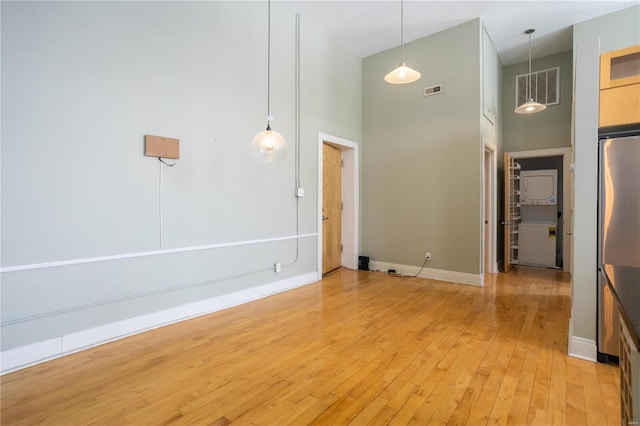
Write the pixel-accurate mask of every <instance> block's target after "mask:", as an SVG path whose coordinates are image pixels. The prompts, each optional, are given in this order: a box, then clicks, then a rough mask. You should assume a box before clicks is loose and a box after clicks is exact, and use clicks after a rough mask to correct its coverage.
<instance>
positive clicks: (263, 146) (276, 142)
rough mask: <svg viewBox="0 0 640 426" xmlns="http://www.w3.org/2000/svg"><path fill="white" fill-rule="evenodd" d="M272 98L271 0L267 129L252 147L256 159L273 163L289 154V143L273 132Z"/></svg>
mask: <svg viewBox="0 0 640 426" xmlns="http://www.w3.org/2000/svg"><path fill="white" fill-rule="evenodd" d="M270 98H271V0H269V1H268V23H267V129H266V130H264V131H262V132H260V133H258V134H257V135H256V137H255V138H253V142H252V143H251V147H252V150H253V155H254V156H255V157H256V159H258V160H260V161H263V162H266V163H272V162H276V161H282V160H283V159H284V156H285V154H286V153H287V141H286V140H285V139H284V137H283V136H282V135H281V134H280V133H278V132H276V131H275V130H271V121H272V120H273V117H272V116H271V110H270V100H271V99H270Z"/></svg>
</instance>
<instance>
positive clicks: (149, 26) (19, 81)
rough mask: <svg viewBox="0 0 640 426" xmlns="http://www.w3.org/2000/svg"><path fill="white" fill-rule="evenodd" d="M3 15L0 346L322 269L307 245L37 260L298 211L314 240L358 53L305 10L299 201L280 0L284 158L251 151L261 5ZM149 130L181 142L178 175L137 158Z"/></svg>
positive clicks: (356, 106)
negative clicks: (325, 136)
mask: <svg viewBox="0 0 640 426" xmlns="http://www.w3.org/2000/svg"><path fill="white" fill-rule="evenodd" d="M1 7H2V29H1V30H2V147H1V148H2V267H3V268H4V269H5V272H4V273H3V274H2V290H1V291H2V294H1V296H2V350H3V351H5V350H8V349H12V348H16V347H20V346H24V345H28V344H30V343H34V342H40V341H45V340H47V339H53V338H59V337H61V336H66V335H68V334H69V333H73V332H77V331H80V330H86V329H91V328H93V327H98V326H103V325H105V324H111V323H114V322H116V321H120V320H125V319H128V318H133V317H137V316H140V315H144V314H151V313H154V312H163V311H164V310H167V309H172V308H176V307H179V306H181V305H184V304H188V303H194V302H198V301H202V300H205V299H209V298H213V297H216V296H221V295H226V294H230V293H234V292H238V291H242V290H246V291H250V290H251V289H252V288H254V287H256V286H260V285H265V284H269V283H274V282H280V281H282V280H287V279H295V278H296V277H301V276H308V275H314V274H316V273H317V239H316V238H315V237H309V238H304V239H301V240H300V244H299V247H298V249H299V251H298V249H297V248H296V242H295V240H287V241H276V242H271V243H264V244H253V245H243V246H237V247H227V248H219V249H217V248H214V249H210V250H202V251H194V252H183V253H170V252H169V253H167V252H165V253H164V254H160V255H155V256H147V257H136V258H126V259H120V260H109V261H104V262H94V263H81V264H76V265H70V266H59V267H52V268H38V267H37V265H39V264H42V263H45V262H57V261H72V262H74V261H77V260H82V259H87V258H92V257H101V256H118V255H127V254H131V253H140V252H149V251H155V250H167V249H181V248H184V247H192V246H199V245H209V244H224V243H233V242H241V241H247V240H257V239H268V238H278V237H287V236H292V235H295V234H296V216H297V215H296V205H297V204H299V206H298V208H299V221H300V223H299V233H300V234H313V233H316V232H317V160H318V158H317V156H318V155H317V152H318V148H317V138H318V132H325V133H329V134H333V135H336V136H339V137H342V138H345V139H349V140H353V141H360V140H361V123H362V112H361V111H362V107H361V99H362V98H361V88H362V86H361V74H362V72H361V62H362V61H361V59H360V58H358V57H357V56H356V55H354V54H353V53H352V52H350V51H348V50H347V49H346V48H345V47H344V46H342V45H341V44H339V43H337V42H336V41H334V40H333V39H331V38H330V37H329V36H328V35H326V34H325V33H324V32H323V31H322V30H320V29H319V27H317V26H316V25H315V24H312V23H310V22H309V21H307V19H306V18H305V17H304V16H303V17H302V19H301V34H300V43H301V44H300V92H301V96H300V102H301V109H300V122H301V129H300V134H301V139H300V144H301V149H300V168H301V172H300V175H301V182H302V186H303V187H304V188H305V197H304V198H301V199H298V200H297V199H296V198H295V197H294V188H295V163H294V159H295V157H296V156H295V155H294V139H295V138H294V133H295V132H294V129H295V127H294V122H295V113H296V111H295V108H294V106H295V14H294V12H293V11H292V10H291V9H290V8H289V7H287V6H286V5H284V4H282V3H279V2H274V3H273V4H272V70H271V71H272V72H271V77H272V81H271V95H272V97H271V113H272V114H273V115H274V116H275V121H274V122H273V128H274V129H275V130H277V131H279V132H281V133H282V134H283V135H284V136H285V138H286V139H287V140H288V142H289V151H288V154H287V157H286V159H285V161H284V162H282V163H278V164H261V163H258V162H257V161H255V160H254V159H253V157H252V154H251V151H250V145H251V140H252V139H253V137H254V135H255V134H256V133H258V132H259V131H261V130H263V129H264V127H265V126H266V115H267V113H266V103H267V102H266V61H267V43H266V38H267V37H266V35H267V8H266V2H231V1H228V2H2V5H1ZM145 134H155V135H162V136H169V137H175V138H179V139H180V151H181V152H180V159H179V160H175V163H177V164H176V165H175V167H167V166H163V165H161V164H160V163H159V162H158V160H157V159H155V158H150V157H145V156H143V136H144V135H145ZM160 213H162V221H161V218H160ZM161 241H162V242H161ZM297 253H298V254H299V256H297ZM275 262H281V263H282V265H283V270H282V272H280V273H275V272H274V271H273V264H274V263H275ZM22 265H31V267H30V268H27V269H25V270H22V271H9V272H7V269H6V268H11V267H20V266H22ZM159 321H160V322H161V321H162V318H161V317H160V318H159Z"/></svg>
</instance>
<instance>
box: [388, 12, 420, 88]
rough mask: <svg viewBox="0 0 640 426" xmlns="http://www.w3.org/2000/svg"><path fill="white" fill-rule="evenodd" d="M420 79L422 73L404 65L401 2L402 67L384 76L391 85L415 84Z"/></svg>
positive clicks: (399, 66)
mask: <svg viewBox="0 0 640 426" xmlns="http://www.w3.org/2000/svg"><path fill="white" fill-rule="evenodd" d="M418 79H420V73H419V72H418V71H416V70H414V69H411V68H409V67H408V66H407V65H406V64H405V63H404V1H403V0H400V65H398V67H397V68H396V69H394V70H393V71H391V72H390V73H389V74H387V75H385V76H384V81H386V82H387V83H391V84H405V83H413V82H414V81H416V80H418Z"/></svg>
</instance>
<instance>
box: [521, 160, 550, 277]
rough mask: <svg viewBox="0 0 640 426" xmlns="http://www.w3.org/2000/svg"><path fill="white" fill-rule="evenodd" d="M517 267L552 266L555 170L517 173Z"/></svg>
mask: <svg viewBox="0 0 640 426" xmlns="http://www.w3.org/2000/svg"><path fill="white" fill-rule="evenodd" d="M520 205H521V214H522V222H521V223H520V225H519V227H518V231H519V234H520V236H519V246H520V249H519V253H518V263H519V264H520V265H532V266H545V267H552V268H554V267H556V237H557V235H556V233H557V229H558V227H557V217H558V171H557V170H555V169H553V170H523V171H522V172H520Z"/></svg>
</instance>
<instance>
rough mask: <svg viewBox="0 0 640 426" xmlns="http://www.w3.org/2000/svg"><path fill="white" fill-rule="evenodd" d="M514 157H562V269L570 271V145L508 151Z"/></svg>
mask: <svg viewBox="0 0 640 426" xmlns="http://www.w3.org/2000/svg"><path fill="white" fill-rule="evenodd" d="M508 154H509V155H510V156H511V158H514V159H517V160H518V159H526V158H543V157H562V192H563V194H562V220H563V223H562V231H563V234H562V270H563V271H565V272H572V271H571V251H572V250H573V237H572V235H573V208H572V201H571V197H573V195H572V194H573V188H572V186H573V184H572V180H571V179H572V176H571V175H572V173H571V154H572V152H571V147H565V148H549V149H536V150H531V151H516V152H509V153H508Z"/></svg>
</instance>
